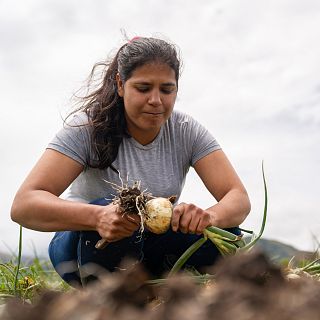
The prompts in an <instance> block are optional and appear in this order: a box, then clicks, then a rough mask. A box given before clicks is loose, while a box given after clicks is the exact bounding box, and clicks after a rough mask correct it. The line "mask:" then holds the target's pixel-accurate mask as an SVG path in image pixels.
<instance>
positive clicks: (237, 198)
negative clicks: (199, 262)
mask: <svg viewBox="0 0 320 320" xmlns="http://www.w3.org/2000/svg"><path fill="white" fill-rule="evenodd" d="M194 168H195V170H196V172H197V174H198V175H199V177H200V178H201V180H202V181H203V183H204V184H205V186H206V188H207V189H208V190H209V192H210V193H211V194H212V195H213V197H214V198H215V199H216V200H217V201H218V203H216V204H215V205H213V206H212V207H210V208H208V209H206V210H202V209H201V208H199V207H197V206H195V205H193V204H185V203H182V204H179V205H178V206H176V207H175V209H174V214H173V219H172V227H173V230H175V231H176V230H177V229H180V230H181V231H182V232H191V233H201V232H202V231H203V230H204V228H206V227H207V226H209V225H214V226H217V227H219V228H228V227H234V226H238V225H239V224H240V223H242V222H243V221H244V219H245V218H246V216H247V215H248V213H249V212H250V201H249V197H248V194H247V191H246V189H245V188H244V186H243V184H242V182H241V181H240V179H239V177H238V175H237V174H236V172H235V170H234V169H233V167H232V165H231V163H230V162H229V160H228V159H227V157H226V155H225V154H224V152H223V151H222V150H218V151H214V152H212V153H210V154H208V155H207V156H205V157H203V158H202V159H200V160H199V161H197V162H196V164H195V166H194Z"/></svg>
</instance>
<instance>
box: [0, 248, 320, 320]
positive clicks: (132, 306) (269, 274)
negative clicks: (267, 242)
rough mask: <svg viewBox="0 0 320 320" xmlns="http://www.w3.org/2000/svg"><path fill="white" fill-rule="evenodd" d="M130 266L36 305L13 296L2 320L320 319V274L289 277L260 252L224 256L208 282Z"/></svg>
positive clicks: (45, 296) (51, 293) (44, 297)
mask: <svg viewBox="0 0 320 320" xmlns="http://www.w3.org/2000/svg"><path fill="white" fill-rule="evenodd" d="M126 266H127V267H126ZM126 266H124V269H125V270H124V271H119V272H116V273H113V274H109V275H106V276H104V277H102V278H101V280H99V281H97V282H95V283H94V284H92V285H90V286H88V287H87V288H84V289H79V290H72V291H69V292H67V293H61V292H54V291H47V292H44V293H43V294H41V295H40V296H39V299H38V301H37V302H36V303H34V304H33V305H28V304H22V303H21V301H18V300H11V301H9V302H8V303H7V305H6V308H5V310H4V312H3V314H2V316H1V317H0V319H2V320H7V319H17V320H31V319H32V320H37V319H42V320H53V319H59V320H67V319H68V320H70V319H77V320H82V319H90V320H100V319H101V320H102V319H117V320H134V319H139V320H147V319H153V320H160V319H161V320H166V319H184V320H189V319H190V320H195V319H197V320H209V319H219V320H230V319H237V320H250V319H252V320H253V319H254V320H267V319H268V320H269V319H272V320H278V319H279V320H280V319H281V320H289V319H290V320H297V319H299V320H301V319H303V320H319V319H320V303H319V302H320V281H318V279H319V278H316V277H314V278H311V277H308V276H304V275H302V276H297V277H291V278H290V280H289V279H288V277H286V275H285V273H284V271H283V270H281V269H280V268H279V267H277V266H275V265H273V264H272V263H271V262H270V261H269V260H268V259H267V258H266V257H265V256H264V255H263V254H262V253H260V252H254V253H251V254H242V255H238V256H234V257H230V258H226V259H221V260H220V261H219V262H218V263H217V264H216V266H214V267H213V268H211V269H210V270H208V273H210V274H214V275H215V279H214V280H211V281H209V282H207V283H206V284H205V285H203V284H202V285H199V284H196V283H195V281H194V280H193V278H191V277H190V276H185V275H183V274H179V275H177V276H174V277H172V278H170V279H168V280H167V281H165V284H162V285H158V286H151V285H149V284H146V280H148V275H147V274H146V273H145V272H144V271H143V270H142V269H141V266H140V265H134V267H132V266H131V267H128V266H129V264H128V263H127V264H126Z"/></svg>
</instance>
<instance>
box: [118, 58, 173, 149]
mask: <svg viewBox="0 0 320 320" xmlns="http://www.w3.org/2000/svg"><path fill="white" fill-rule="evenodd" d="M117 84H118V94H119V96H120V97H123V100H124V108H125V117H126V121H127V128H128V131H129V133H130V134H131V136H132V137H133V138H134V139H135V140H137V141H138V142H139V143H141V144H144V145H145V144H148V143H150V142H152V141H153V140H154V139H155V137H156V136H157V134H158V133H159V131H160V128H161V126H162V125H163V124H164V123H165V121H166V120H167V119H168V118H169V117H170V115H171V112H172V110H173V106H174V103H175V100H176V97H177V82H176V77H175V72H174V70H173V69H172V68H171V67H169V66H168V65H167V64H163V63H148V64H145V65H143V66H141V67H138V68H137V69H135V70H134V71H133V73H132V75H131V77H130V78H129V79H128V80H127V81H126V82H125V83H123V82H122V81H121V79H120V76H119V75H117Z"/></svg>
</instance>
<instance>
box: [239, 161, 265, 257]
mask: <svg viewBox="0 0 320 320" xmlns="http://www.w3.org/2000/svg"><path fill="white" fill-rule="evenodd" d="M262 177H263V186H264V210H263V219H262V224H261V228H260V231H259V234H258V235H257V237H256V238H254V239H253V240H252V241H250V242H249V243H248V244H247V245H245V246H244V247H243V248H240V249H239V250H238V252H244V251H248V250H249V249H251V248H252V247H253V246H254V245H255V244H256V243H257V241H258V240H259V239H260V238H261V236H262V234H263V231H264V228H265V225H266V221H267V211H268V189H267V183H266V178H265V174H264V167H263V161H262Z"/></svg>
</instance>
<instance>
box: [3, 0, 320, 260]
mask: <svg viewBox="0 0 320 320" xmlns="http://www.w3.org/2000/svg"><path fill="white" fill-rule="evenodd" d="M121 30H125V31H126V33H127V35H128V37H129V38H131V37H133V36H136V35H141V36H160V37H162V38H164V39H168V40H170V41H172V42H174V43H176V44H177V45H178V46H179V48H180V50H181V56H182V59H183V61H184V69H183V73H182V78H181V80H180V84H179V96H178V100H177V103H176V108H177V109H179V110H182V111H185V112H187V113H189V114H191V115H192V116H193V117H195V118H196V119H197V120H198V121H200V122H201V123H203V124H204V125H205V126H206V127H207V128H208V129H209V130H210V131H211V132H212V134H213V135H214V136H215V137H216V138H217V140H218V141H219V142H220V144H221V145H222V147H223V149H224V151H225V152H226V154H227V155H228V157H229V158H230V160H231V162H232V163H233V165H234V167H235V168H236V170H237V172H238V174H239V175H240V177H241V178H242V180H243V182H244V184H245V186H246V187H247V189H248V192H249V194H250V197H251V202H252V212H251V214H250V216H249V217H248V219H247V220H246V221H245V223H244V224H243V227H245V228H247V229H253V230H256V231H258V230H259V228H260V223H261V218H262V213H263V183H262V174H261V161H262V160H264V164H265V171H266V178H267V183H268V189H269V216H268V221H267V226H266V230H265V237H266V238H270V239H276V240H280V241H283V242H286V243H288V244H292V245H294V246H296V247H298V248H300V249H308V250H312V249H313V248H314V247H315V242H314V240H313V239H312V235H314V236H317V237H318V239H319V235H320V209H319V208H320V200H319V199H320V197H319V180H320V149H319V145H320V131H319V127H320V60H319V57H320V41H319V40H320V2H319V1H318V0H304V1H301V0H265V1H263V0H261V1H256V0H241V1H239V0H215V1H213V0H200V1H188V0H177V1H174V0H163V1H158V0H144V1H142V0H136V1H131V0H117V1H106V0H95V1H84V0H77V1H75V0H69V1H62V0H54V1H53V0H48V1H41V0H25V1H17V0H0V37H1V38H0V39H1V41H0V88H1V89H0V90H1V91H0V92H1V93H0V99H1V100H0V101H1V126H0V135H1V140H0V147H1V160H0V161H1V166H0V174H1V184H0V195H1V198H0V199H1V201H0V251H10V250H13V251H15V250H16V249H17V246H18V233H19V232H18V231H19V230H18V226H17V225H16V224H15V223H13V222H11V220H10V217H9V213H10V206H11V203H12V200H13V197H14V194H15V192H16V191H17V189H18V187H19V185H20V184H21V183H22V181H23V179H24V178H25V177H26V175H27V174H28V172H29V171H30V169H31V168H32V166H33V165H34V164H35V162H36V161H37V159H38V158H39V156H40V155H41V154H42V152H43V151H44V149H45V147H46V145H47V143H48V142H49V141H50V140H51V139H52V137H53V135H54V134H55V132H56V131H58V130H59V128H60V127H61V125H62V120H61V117H62V116H64V115H65V114H66V113H67V112H68V111H69V110H70V106H71V104H70V98H71V96H72V94H73V93H74V92H76V91H77V90H78V89H79V88H80V87H81V86H82V85H83V84H84V80H85V79H86V77H87V76H88V74H89V71H90V70H91V67H92V65H93V64H94V63H95V62H97V61H99V60H101V59H104V58H105V57H106V56H107V55H109V54H110V52H114V51H115V50H116V49H117V48H118V47H119V46H120V45H122V44H123V43H124V41H125V39H124V36H123V34H122V32H121ZM181 201H185V202H194V203H196V204H198V205H199V206H201V207H207V206H209V205H211V204H212V199H211V197H210V195H209V194H208V192H207V191H206V190H205V188H204V187H203V186H202V184H201V181H199V179H198V178H197V177H196V176H195V174H194V173H193V172H191V173H190V175H189V177H188V179H187V182H186V186H185V190H184V192H183V195H182V197H181ZM51 236H52V234H47V233H40V232H35V231H28V230H25V231H24V252H25V253H30V252H32V250H33V249H32V243H34V246H35V248H36V250H37V252H38V253H41V254H43V253H45V252H46V248H47V245H48V242H49V239H50V238H51Z"/></svg>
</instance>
